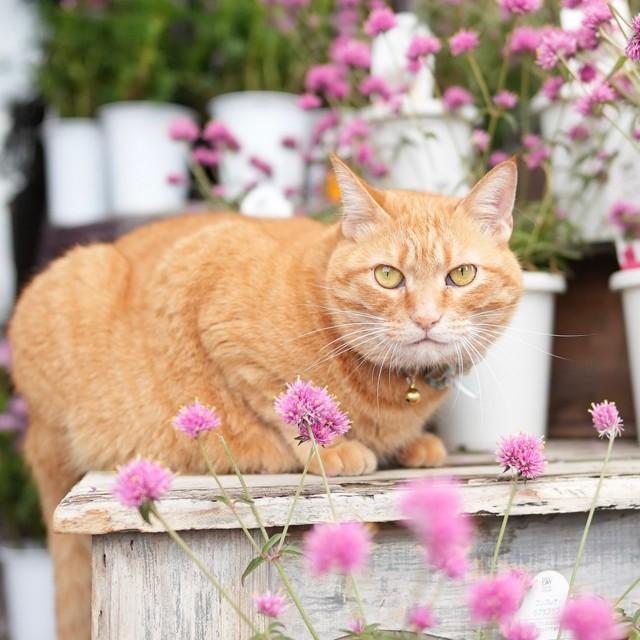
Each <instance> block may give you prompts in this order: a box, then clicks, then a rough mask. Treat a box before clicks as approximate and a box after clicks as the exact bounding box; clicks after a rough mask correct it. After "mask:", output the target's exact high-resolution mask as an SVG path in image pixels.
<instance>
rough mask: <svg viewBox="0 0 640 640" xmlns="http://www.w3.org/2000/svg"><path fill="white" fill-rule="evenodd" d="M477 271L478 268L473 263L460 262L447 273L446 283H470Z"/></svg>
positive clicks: (463, 284)
mask: <svg viewBox="0 0 640 640" xmlns="http://www.w3.org/2000/svg"><path fill="white" fill-rule="evenodd" d="M477 273H478V269H477V267H476V266H475V265H473V264H461V265H460V266H459V267H456V268H455V269H452V270H451V271H449V273H448V274H447V284H452V285H454V286H456V287H465V286H466V285H468V284H471V283H472V282H473V281H474V280H475V278H476V274H477Z"/></svg>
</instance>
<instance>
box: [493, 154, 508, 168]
mask: <svg viewBox="0 0 640 640" xmlns="http://www.w3.org/2000/svg"><path fill="white" fill-rule="evenodd" d="M508 157H509V154H508V153H505V152H504V151H494V152H493V153H492V154H491V155H490V156H489V166H491V167H495V166H496V165H497V164H500V163H501V162H504V161H505V160H506V159H507V158H508Z"/></svg>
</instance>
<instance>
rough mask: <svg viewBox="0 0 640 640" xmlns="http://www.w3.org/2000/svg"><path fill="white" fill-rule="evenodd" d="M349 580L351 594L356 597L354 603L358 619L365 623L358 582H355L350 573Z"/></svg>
mask: <svg viewBox="0 0 640 640" xmlns="http://www.w3.org/2000/svg"><path fill="white" fill-rule="evenodd" d="M349 579H350V581H351V588H352V589H353V595H354V596H355V599H356V604H357V605H358V614H359V615H360V619H361V620H362V623H363V624H365V625H366V619H367V618H366V616H365V615H364V605H363V603H362V595H361V594H360V588H359V587H358V583H357V582H356V579H355V577H354V576H353V574H352V575H350V576H349Z"/></svg>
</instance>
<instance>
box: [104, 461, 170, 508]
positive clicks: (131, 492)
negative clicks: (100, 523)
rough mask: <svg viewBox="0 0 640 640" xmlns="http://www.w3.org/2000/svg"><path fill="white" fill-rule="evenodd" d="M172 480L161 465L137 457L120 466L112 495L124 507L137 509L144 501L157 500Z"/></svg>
mask: <svg viewBox="0 0 640 640" xmlns="http://www.w3.org/2000/svg"><path fill="white" fill-rule="evenodd" d="M172 480H173V474H172V473H171V472H170V471H169V470H168V469H165V468H164V467H163V466H162V465H159V464H156V463H155V462H151V461H150V460H146V459H144V458H138V459H136V460H133V461H132V462H130V463H129V464H127V465H125V466H124V467H120V469H119V470H118V475H117V477H116V483H115V485H114V487H113V495H114V496H115V497H116V499H117V500H118V501H119V502H120V503H121V504H123V505H124V506H125V507H130V508H132V509H139V508H140V507H141V506H142V505H143V504H145V503H146V502H154V501H155V500H159V499H160V498H161V497H162V496H163V495H164V494H165V493H166V492H167V491H168V490H169V487H170V486H171V482H172Z"/></svg>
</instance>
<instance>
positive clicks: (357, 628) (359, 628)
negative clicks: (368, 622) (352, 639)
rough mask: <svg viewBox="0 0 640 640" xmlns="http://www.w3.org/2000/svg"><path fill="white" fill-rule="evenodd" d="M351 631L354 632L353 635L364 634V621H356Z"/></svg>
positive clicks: (350, 626) (351, 625) (352, 624)
mask: <svg viewBox="0 0 640 640" xmlns="http://www.w3.org/2000/svg"><path fill="white" fill-rule="evenodd" d="M349 629H350V630H351V631H353V633H362V632H363V631H364V629H365V626H364V620H360V619H358V620H354V621H353V622H352V623H351V624H350V625H349Z"/></svg>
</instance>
